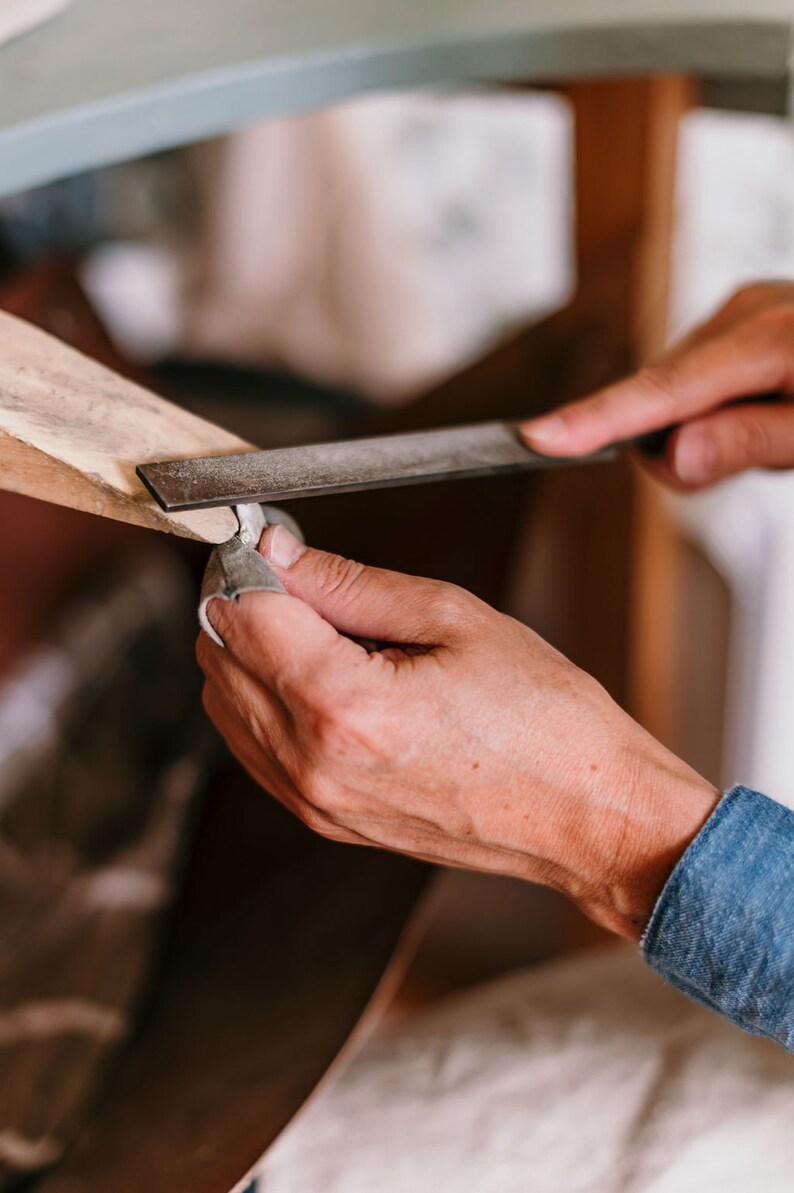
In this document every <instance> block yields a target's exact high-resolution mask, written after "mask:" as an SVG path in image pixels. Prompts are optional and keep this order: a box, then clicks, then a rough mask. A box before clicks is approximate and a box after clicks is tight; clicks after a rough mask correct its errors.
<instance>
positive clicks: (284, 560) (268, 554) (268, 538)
mask: <svg viewBox="0 0 794 1193" xmlns="http://www.w3.org/2000/svg"><path fill="white" fill-rule="evenodd" d="M305 550H306V544H305V543H302V542H301V541H300V539H297V538H295V535H294V534H292V533H291V532H290V531H289V530H287V528H286V527H285V526H272V527H270V528H269V529H268V530H266V531H265V534H264V537H263V539H262V553H263V555H264V556H265V559H269V560H270V562H271V563H272V564H273V566H274V567H277V568H291V567H292V565H293V563H296V562H297V560H299V559H300V557H301V555H302V554H303V552H304V551H305Z"/></svg>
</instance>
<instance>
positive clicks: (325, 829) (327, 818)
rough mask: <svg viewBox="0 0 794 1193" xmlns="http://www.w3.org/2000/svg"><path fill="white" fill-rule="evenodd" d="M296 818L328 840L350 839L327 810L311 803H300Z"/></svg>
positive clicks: (342, 826)
mask: <svg viewBox="0 0 794 1193" xmlns="http://www.w3.org/2000/svg"><path fill="white" fill-rule="evenodd" d="M298 818H299V819H300V820H301V821H302V822H303V824H305V825H306V827H307V828H308V829H311V831H312V832H313V833H317V835H318V836H320V837H326V838H327V839H328V840H330V841H349V840H350V837H349V834H348V833H347V832H346V831H345V828H344V825H342V824H340V823H338V821H337V820H335V819H334V817H333V816H331V815H329V813H328V812H326V811H324V810H323V809H322V808H318V807H315V806H314V805H313V804H311V803H304V804H302V805H301V807H300V808H299V810H298Z"/></svg>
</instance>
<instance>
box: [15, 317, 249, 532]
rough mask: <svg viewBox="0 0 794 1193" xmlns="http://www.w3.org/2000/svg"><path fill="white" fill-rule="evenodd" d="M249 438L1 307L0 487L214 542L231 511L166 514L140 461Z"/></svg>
mask: <svg viewBox="0 0 794 1193" xmlns="http://www.w3.org/2000/svg"><path fill="white" fill-rule="evenodd" d="M251 446H252V445H251V444H249V443H246V441H245V440H244V439H239V438H238V437H237V436H236V435H232V434H230V433H229V432H228V431H225V430H224V429H223V428H222V427H217V426H215V425H214V424H213V423H209V422H206V421H205V420H204V419H202V418H198V417H197V416H196V415H195V414H191V413H190V412H189V411H187V410H183V409H181V408H180V407H179V406H174V405H173V404H172V403H171V402H167V401H165V399H163V398H159V397H157V396H156V395H155V394H152V393H150V392H149V391H148V390H146V389H143V388H142V387H141V386H139V385H135V384H134V383H133V382H131V381H127V380H125V379H124V378H122V377H119V376H118V375H117V374H116V373H114V372H112V371H111V370H110V369H107V368H105V367H104V366H103V365H99V364H97V363H96V362H95V361H92V360H89V359H88V357H86V356H83V355H82V353H80V352H77V351H75V350H74V349H73V348H69V347H67V346H66V345H65V344H62V343H61V342H60V340H57V339H55V338H54V337H53V336H50V335H47V334H46V333H45V332H43V331H40V330H39V329H38V328H35V327H33V326H31V325H30V324H29V323H26V322H24V320H22V319H17V318H15V317H14V316H12V315H8V314H6V313H2V312H0V485H2V487H3V488H4V489H8V490H10V491H12V492H15V493H24V494H26V495H27V496H29V497H38V498H41V499H42V500H44V501H52V502H55V504H57V505H65V506H70V507H71V508H72V509H79V510H86V511H87V512H88V513H93V514H99V515H101V516H102V517H105V518H115V519H117V520H118V521H121V522H131V523H133V524H134V525H136V526H146V527H150V528H151V529H153V530H164V531H166V532H168V533H171V534H178V535H181V536H182V537H184V538H192V539H198V540H199V541H202V542H206V543H220V542H224V541H225V540H226V539H228V538H231V536H232V535H233V534H234V533H235V531H236V530H237V518H236V516H235V514H234V512H233V511H232V510H231V509H212V510H194V511H190V512H187V513H182V514H166V513H164V512H163V510H161V509H160V508H159V506H158V505H157V504H156V503H155V502H154V500H153V499H152V498H151V496H150V495H149V493H148V492H147V491H146V489H145V488H144V487H143V485H142V484H141V482H140V481H139V480H138V478H137V476H136V475H135V467H136V465H137V464H141V463H145V462H147V461H151V460H162V459H181V458H188V457H190V456H207V455H219V456H220V455H226V454H228V453H229V452H239V451H247V450H249V449H250V448H251Z"/></svg>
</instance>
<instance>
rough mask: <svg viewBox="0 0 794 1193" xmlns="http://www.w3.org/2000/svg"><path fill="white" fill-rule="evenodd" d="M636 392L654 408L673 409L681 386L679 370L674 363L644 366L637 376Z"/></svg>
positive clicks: (671, 361)
mask: <svg viewBox="0 0 794 1193" xmlns="http://www.w3.org/2000/svg"><path fill="white" fill-rule="evenodd" d="M637 385H638V392H640V393H641V394H642V395H643V397H644V399H645V400H646V401H648V402H653V404H654V405H656V406H669V407H670V408H671V410H673V409H674V408H675V405H676V402H677V398H678V391H679V389H680V385H681V370H680V368H679V366H678V364H677V363H676V361H673V360H669V361H664V362H663V363H661V364H656V365H646V366H645V367H644V368H642V369H640V371H639V373H638V374H637Z"/></svg>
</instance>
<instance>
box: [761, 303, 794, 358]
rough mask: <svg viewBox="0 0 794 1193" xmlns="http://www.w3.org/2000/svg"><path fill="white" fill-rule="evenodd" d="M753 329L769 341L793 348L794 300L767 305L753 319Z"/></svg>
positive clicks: (789, 348)
mask: <svg viewBox="0 0 794 1193" xmlns="http://www.w3.org/2000/svg"><path fill="white" fill-rule="evenodd" d="M753 330H754V332H755V333H756V334H757V335H759V336H760V337H761V338H762V339H763V340H764V341H766V342H767V343H771V344H773V345H776V346H778V345H779V346H781V347H785V348H786V349H788V350H789V351H790V350H791V342H792V336H794V302H785V303H779V304H777V305H775V306H768V307H765V308H764V309H763V310H762V311H759V313H758V314H757V315H756V316H755V318H754V319H753Z"/></svg>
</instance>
